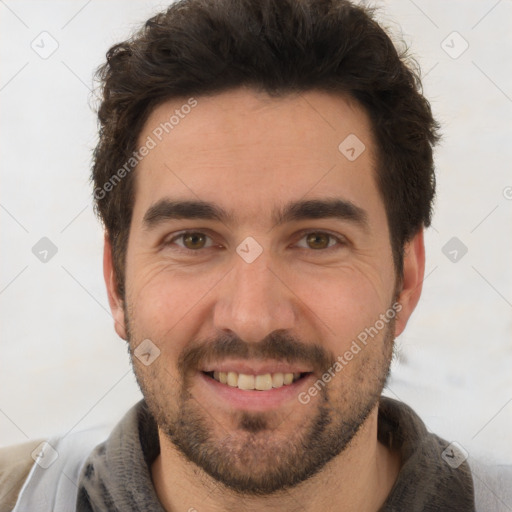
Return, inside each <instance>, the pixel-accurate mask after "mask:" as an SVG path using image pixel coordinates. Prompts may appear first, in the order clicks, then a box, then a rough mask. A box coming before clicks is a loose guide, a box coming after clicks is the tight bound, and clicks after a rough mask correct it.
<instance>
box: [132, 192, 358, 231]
mask: <svg viewBox="0 0 512 512" xmlns="http://www.w3.org/2000/svg"><path fill="white" fill-rule="evenodd" d="M172 219H201V220H216V221H219V222H222V223H223V224H233V223H235V221H236V216H235V215H234V214H232V213H230V212H228V211H226V210H224V209H223V208H221V207H220V206H218V205H216V204H214V203H210V202H206V201H200V200H194V201H183V200H172V199H169V198H164V199H160V200H159V201H158V202H157V203H155V204H154V205H152V206H150V207H149V208H148V210H147V211H146V213H145V214H144V217H143V221H142V222H143V225H144V228H145V229H147V230H150V229H152V228H155V227H156V226H158V225H160V224H162V223H163V222H165V221H167V220H172ZM310 219H339V220H343V221H349V222H351V223H354V224H355V225H358V226H359V227H361V228H363V229H365V230H367V229H368V215H367V213H366V211H365V210H363V209H362V208H360V207H359V206H357V205H355V204H354V203H352V202H351V201H348V200H345V199H310V200H301V201H290V202H289V203H287V204H286V205H285V206H284V207H282V208H277V209H275V210H274V212H273V215H272V222H273V225H275V226H280V225H282V224H286V223H288V222H294V221H301V220H310Z"/></svg>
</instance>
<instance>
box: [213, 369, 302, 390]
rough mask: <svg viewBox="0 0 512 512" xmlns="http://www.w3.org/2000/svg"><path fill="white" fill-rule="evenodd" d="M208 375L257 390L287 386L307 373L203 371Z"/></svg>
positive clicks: (246, 388) (226, 382) (242, 388)
mask: <svg viewBox="0 0 512 512" xmlns="http://www.w3.org/2000/svg"><path fill="white" fill-rule="evenodd" d="M203 373H204V374H205V375H207V376H208V377H210V378H212V379H214V380H216V381H217V382H220V383H221V384H226V385H227V386H230V387H233V388H238V389H241V390H245V391H250V390H257V391H268V390H270V389H273V388H281V387H283V386H289V385H290V384H293V383H294V382H296V381H297V380H299V379H301V378H302V377H304V376H306V375H308V374H309V373H308V372H305V373H299V372H295V373H282V372H276V373H264V374H259V375H250V374H245V373H237V372H233V371H230V372H221V371H211V372H203Z"/></svg>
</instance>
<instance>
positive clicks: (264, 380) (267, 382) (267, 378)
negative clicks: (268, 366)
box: [254, 373, 272, 391]
mask: <svg viewBox="0 0 512 512" xmlns="http://www.w3.org/2000/svg"><path fill="white" fill-rule="evenodd" d="M254 389H258V390H259V391H268V390H269V389H272V375H270V373H265V375H257V376H256V378H255V379H254Z"/></svg>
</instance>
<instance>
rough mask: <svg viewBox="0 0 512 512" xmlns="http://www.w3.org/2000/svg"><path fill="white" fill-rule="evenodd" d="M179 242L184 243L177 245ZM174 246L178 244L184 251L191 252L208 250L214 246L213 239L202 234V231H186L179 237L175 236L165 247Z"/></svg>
mask: <svg viewBox="0 0 512 512" xmlns="http://www.w3.org/2000/svg"><path fill="white" fill-rule="evenodd" d="M208 240H209V241H210V244H209V245H207V242H208ZM177 241H181V242H182V243H177ZM173 244H176V245H177V246H178V247H180V248H182V249H185V250H187V249H188V250H190V251H197V250H199V249H207V248H209V247H212V245H213V244H212V240H211V238H210V237H209V236H208V235H206V234H204V233H201V232H200V231H184V232H182V233H179V234H178V235H175V236H173V237H172V238H171V239H170V240H168V241H167V242H165V245H173Z"/></svg>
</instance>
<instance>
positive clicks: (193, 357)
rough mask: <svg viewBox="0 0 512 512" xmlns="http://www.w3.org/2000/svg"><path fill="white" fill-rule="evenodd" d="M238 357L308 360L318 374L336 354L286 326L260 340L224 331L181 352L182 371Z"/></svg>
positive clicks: (180, 364)
mask: <svg viewBox="0 0 512 512" xmlns="http://www.w3.org/2000/svg"><path fill="white" fill-rule="evenodd" d="M228 358H237V359H246V360H268V359H271V360H274V361H278V362H286V363H306V364H307V365H308V366H310V367H313V370H314V372H315V373H317V374H321V373H324V372H325V370H326V369H327V368H329V367H330V366H331V365H332V364H333V363H334V361H335V360H336V357H335V356H334V354H333V353H332V352H329V351H328V350H326V349H325V348H323V347H322V346H321V345H318V344H311V343H309V344H307V343H303V342H302V341H300V340H298V339H296V338H295V337H293V336H292V335H290V334H289V333H288V332H286V331H284V330H276V331H273V332H272V333H270V334H269V335H268V336H266V337H265V338H264V339H262V340H261V341H258V342H252V343H248V342H246V341H243V340H242V339H240V338H239V337H238V336H236V334H234V333H229V334H228V333H223V334H220V335H219V336H215V337H213V338H209V339H205V340H203V341H200V342H197V343H195V344H192V346H189V347H187V348H186V349H184V350H183V352H182V353H181V355H180V357H179V359H178V371H179V372H180V373H181V374H182V375H187V374H188V373H189V372H197V371H198V370H200V369H201V367H203V366H204V365H205V364H206V363H211V362H214V361H222V360H223V359H228Z"/></svg>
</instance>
